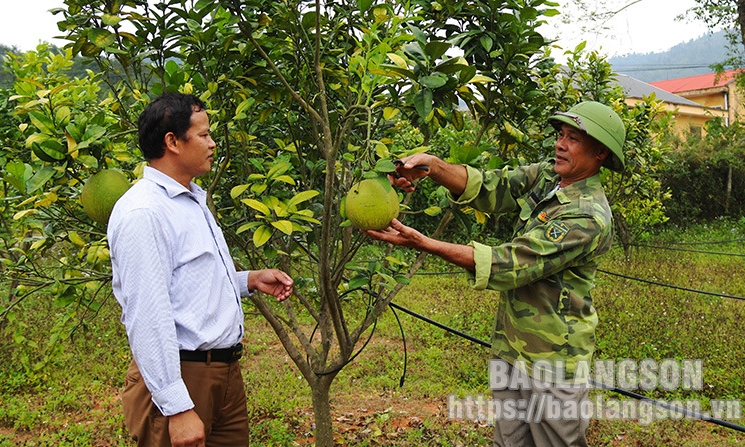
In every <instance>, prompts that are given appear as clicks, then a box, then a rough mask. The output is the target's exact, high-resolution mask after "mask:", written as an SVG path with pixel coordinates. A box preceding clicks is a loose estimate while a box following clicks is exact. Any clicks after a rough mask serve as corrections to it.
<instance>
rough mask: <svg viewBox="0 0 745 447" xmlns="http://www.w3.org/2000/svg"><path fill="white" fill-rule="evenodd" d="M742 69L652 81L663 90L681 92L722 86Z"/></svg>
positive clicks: (731, 80) (732, 79)
mask: <svg viewBox="0 0 745 447" xmlns="http://www.w3.org/2000/svg"><path fill="white" fill-rule="evenodd" d="M740 71H741V70H729V71H725V72H724V73H722V74H721V75H719V76H717V74H716V73H708V74H703V75H698V76H689V77H687V78H677V79H668V80H666V81H657V82H650V84H652V85H653V86H655V87H658V88H661V89H662V90H665V91H668V92H672V93H680V92H689V91H692V90H704V89H708V88H714V87H722V86H725V85H727V84H729V83H730V82H733V81H734V78H735V76H736V75H737V74H738V73H739V72H740Z"/></svg>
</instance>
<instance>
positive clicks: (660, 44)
mask: <svg viewBox="0 0 745 447" xmlns="http://www.w3.org/2000/svg"><path fill="white" fill-rule="evenodd" d="M608 1H609V2H612V3H613V4H615V5H623V4H626V3H628V2H631V1H632V0H608ZM559 3H561V4H565V3H567V0H559ZM588 3H590V4H592V3H593V2H592V1H589V2H588ZM596 3H597V2H596ZM695 3H696V2H695V0H641V1H640V2H638V3H636V4H634V5H632V6H630V7H629V8H627V9H625V10H624V11H623V12H621V13H619V14H617V15H616V16H615V17H614V18H613V19H611V20H610V21H609V22H607V23H606V24H605V26H606V27H608V28H609V29H607V30H597V29H596V30H595V32H582V31H580V26H578V25H577V24H576V23H573V24H571V23H570V24H566V23H562V22H572V20H571V19H572V17H570V16H569V14H570V13H569V12H566V13H565V14H563V16H564V17H563V20H562V19H561V18H560V17H555V18H552V19H551V21H550V23H549V25H547V26H545V27H544V28H542V29H541V32H542V33H543V34H544V35H545V36H546V37H549V38H553V37H558V38H559V45H561V46H562V47H563V48H564V49H567V50H570V49H573V48H574V47H575V46H576V45H577V44H579V43H580V42H581V41H583V40H585V41H587V44H588V49H590V50H597V51H598V52H600V53H601V54H604V55H606V56H609V57H612V56H623V55H626V54H631V53H657V52H663V51H666V50H668V49H670V48H671V47H673V46H675V45H677V44H679V43H683V42H688V41H690V40H693V39H696V38H698V37H701V36H702V35H704V34H705V33H706V31H707V29H706V26H705V25H704V24H703V23H692V22H678V21H675V17H676V16H678V15H679V14H681V13H683V12H685V11H686V10H688V9H689V8H691V7H692V6H694V5H695ZM61 7H64V2H63V0H22V1H19V0H0V44H3V45H7V46H16V47H17V48H19V49H20V50H22V51H28V50H33V49H34V48H35V47H36V45H37V44H38V43H39V42H40V41H46V42H51V43H54V44H56V45H58V46H62V45H64V44H65V43H66V42H65V41H63V40H54V39H53V37H54V36H56V35H59V34H60V32H59V30H58V29H57V21H58V20H60V19H61V15H57V16H55V15H52V14H51V13H50V12H48V11H49V10H50V9H52V8H61ZM554 57H556V59H557V60H560V59H561V57H560V54H559V53H558V52H556V51H555V52H554Z"/></svg>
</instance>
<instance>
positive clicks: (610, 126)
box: [548, 101, 626, 171]
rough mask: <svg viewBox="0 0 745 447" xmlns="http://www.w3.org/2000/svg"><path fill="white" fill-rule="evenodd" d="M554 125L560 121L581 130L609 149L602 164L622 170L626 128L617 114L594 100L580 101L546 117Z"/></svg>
mask: <svg viewBox="0 0 745 447" xmlns="http://www.w3.org/2000/svg"><path fill="white" fill-rule="evenodd" d="M548 121H549V123H551V124H552V125H553V126H554V127H556V126H557V125H560V123H564V124H568V125H570V126H572V127H574V128H575V129H579V130H582V131H584V132H586V133H587V135H589V136H591V137H593V138H595V139H596V140H598V141H599V142H600V143H602V144H603V145H605V147H607V148H608V149H610V152H611V154H610V157H608V158H607V159H606V160H605V163H603V166H605V167H606V168H608V169H612V170H614V171H622V170H623V167H624V165H625V161H624V157H623V143H624V142H625V141H626V128H625V127H624V125H623V121H621V118H620V117H619V116H618V114H617V113H616V112H615V111H614V110H613V109H611V108H610V107H608V106H606V105H605V104H600V103H599V102H595V101H587V102H581V103H579V104H577V105H576V106H574V107H572V108H571V109H569V110H568V111H567V112H557V113H555V114H554V115H552V116H551V117H550V118H549V119H548Z"/></svg>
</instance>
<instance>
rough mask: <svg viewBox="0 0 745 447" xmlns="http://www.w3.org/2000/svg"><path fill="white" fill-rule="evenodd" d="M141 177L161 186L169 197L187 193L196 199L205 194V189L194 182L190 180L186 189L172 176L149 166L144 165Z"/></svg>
mask: <svg viewBox="0 0 745 447" xmlns="http://www.w3.org/2000/svg"><path fill="white" fill-rule="evenodd" d="M142 178H143V179H145V180H149V181H151V182H153V183H155V184H156V185H158V186H160V187H161V188H163V189H164V190H165V191H166V194H168V197H170V198H174V197H176V196H179V195H181V194H187V195H189V196H190V197H194V198H195V199H198V198H201V197H203V196H205V195H206V193H205V191H204V190H203V189H202V188H201V187H199V185H197V184H196V183H194V182H190V183H189V187H190V190H189V189H186V188H184V185H182V184H181V183H179V182H177V181H176V180H174V179H173V178H172V177H170V176H168V175H167V174H164V173H163V172H161V171H159V170H157V169H155V168H153V167H150V166H145V169H144V171H143V173H142Z"/></svg>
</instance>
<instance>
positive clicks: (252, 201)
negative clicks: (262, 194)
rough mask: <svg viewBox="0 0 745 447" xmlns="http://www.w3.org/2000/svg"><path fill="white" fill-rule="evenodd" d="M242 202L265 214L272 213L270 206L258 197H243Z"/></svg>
mask: <svg viewBox="0 0 745 447" xmlns="http://www.w3.org/2000/svg"><path fill="white" fill-rule="evenodd" d="M241 202H242V203H244V204H246V205H248V206H250V207H251V208H253V209H255V210H256V211H258V212H260V213H261V214H263V215H264V216H268V215H270V214H271V211H270V210H269V207H267V206H266V205H264V204H263V203H261V202H259V201H258V200H256V199H242V200H241Z"/></svg>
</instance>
